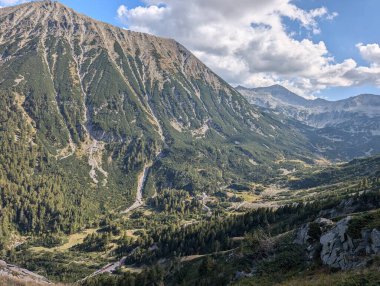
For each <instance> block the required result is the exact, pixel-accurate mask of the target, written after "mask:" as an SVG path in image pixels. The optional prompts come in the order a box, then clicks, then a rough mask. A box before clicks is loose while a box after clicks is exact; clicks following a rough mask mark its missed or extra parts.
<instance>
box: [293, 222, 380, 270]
mask: <svg viewBox="0 0 380 286" xmlns="http://www.w3.org/2000/svg"><path fill="white" fill-rule="evenodd" d="M351 220H352V218H351V217H350V216H348V217H346V218H344V219H342V220H340V221H338V222H337V223H334V222H333V221H331V220H328V219H324V218H319V219H317V220H315V221H314V222H312V223H308V224H305V225H303V226H302V227H301V228H300V229H299V230H298V232H297V233H296V237H295V240H294V243H297V244H303V245H306V246H307V251H308V256H309V259H315V258H317V257H318V256H319V257H320V259H321V261H322V263H323V264H324V265H327V266H329V267H331V268H335V269H341V270H348V269H353V268H358V267H362V266H365V265H366V264H367V263H368V262H369V261H370V260H371V259H372V258H373V256H374V255H377V254H379V253H380V231H379V230H377V229H370V230H367V229H364V230H362V231H361V237H360V238H358V239H353V238H352V237H351V236H350V235H349V234H348V228H349V223H350V221H351ZM318 236H319V237H318Z"/></svg>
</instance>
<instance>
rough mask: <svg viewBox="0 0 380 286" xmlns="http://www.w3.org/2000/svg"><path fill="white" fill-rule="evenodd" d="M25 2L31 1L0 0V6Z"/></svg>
mask: <svg viewBox="0 0 380 286" xmlns="http://www.w3.org/2000/svg"><path fill="white" fill-rule="evenodd" d="M26 2H31V0H29V1H28V0H0V8H2V7H4V6H11V5H17V4H22V3H26Z"/></svg>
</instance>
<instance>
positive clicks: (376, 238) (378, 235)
mask: <svg viewBox="0 0 380 286" xmlns="http://www.w3.org/2000/svg"><path fill="white" fill-rule="evenodd" d="M371 244H372V251H373V252H374V254H379V253H380V231H378V230H377V229H373V230H372V232H371Z"/></svg>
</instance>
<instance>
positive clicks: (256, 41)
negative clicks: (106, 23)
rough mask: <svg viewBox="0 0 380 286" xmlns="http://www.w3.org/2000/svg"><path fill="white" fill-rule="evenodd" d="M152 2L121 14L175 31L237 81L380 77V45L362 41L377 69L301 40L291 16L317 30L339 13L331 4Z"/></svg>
mask: <svg viewBox="0 0 380 286" xmlns="http://www.w3.org/2000/svg"><path fill="white" fill-rule="evenodd" d="M145 4H146V5H145V6H139V7H136V8H131V9H129V8H128V7H126V6H124V5H121V6H120V7H119V9H118V11H117V16H118V18H119V20H120V21H121V22H122V23H123V24H124V25H126V26H127V27H128V28H129V29H131V30H136V31H142V32H148V33H152V34H155V35H160V36H164V37H171V38H174V39H176V40H178V41H179V42H181V43H182V44H184V45H185V46H186V47H188V48H189V49H190V50H191V51H192V52H193V53H194V54H195V55H196V56H197V57H199V58H200V59H201V60H202V61H204V62H205V63H206V64H207V65H208V66H210V67H211V68H212V69H213V70H214V71H215V72H217V73H218V74H220V75H221V76H222V77H224V78H225V79H226V80H227V81H228V82H230V83H231V84H242V85H246V86H262V85H270V84H273V83H280V84H283V85H285V86H287V87H289V88H291V89H292V90H294V91H297V92H299V93H301V94H302V95H305V96H306V95H312V94H314V93H317V92H318V91H320V90H322V89H325V88H327V87H331V86H352V85H356V84H363V83H368V82H371V83H376V84H377V83H378V80H377V79H375V78H376V76H377V75H378V71H377V69H378V68H377V63H379V64H380V47H379V46H378V45H363V44H359V45H358V46H357V47H358V49H359V51H360V53H361V55H362V56H363V58H365V59H366V60H368V61H369V62H370V66H369V67H358V66H357V63H356V62H355V61H354V60H352V59H347V60H345V61H343V62H341V63H337V62H336V61H335V60H334V58H333V57H332V56H331V54H330V53H329V51H328V49H327V47H326V45H325V43H324V42H322V41H321V42H313V41H312V40H310V39H308V38H305V39H302V40H297V39H295V38H294V37H293V36H292V34H291V33H289V32H288V31H287V27H286V26H285V24H284V19H285V18H286V19H290V20H292V21H295V22H297V23H298V24H299V25H300V26H301V27H303V29H306V30H307V31H309V33H312V34H318V33H320V32H321V31H320V29H319V27H318V21H319V20H320V19H326V20H332V19H333V18H334V17H336V16H337V14H336V13H334V12H333V13H331V12H329V11H328V10H327V9H326V8H325V7H321V8H318V9H314V10H309V11H306V10H303V9H300V8H299V7H297V6H296V5H295V4H293V3H292V1H291V0H266V1H262V0H236V1H230V0H208V1H204V0H192V1H184V0H145Z"/></svg>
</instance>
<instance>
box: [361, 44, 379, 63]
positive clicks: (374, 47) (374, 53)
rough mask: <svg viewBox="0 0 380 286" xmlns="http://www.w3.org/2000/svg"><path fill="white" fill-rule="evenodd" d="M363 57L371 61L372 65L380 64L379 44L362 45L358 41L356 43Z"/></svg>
mask: <svg viewBox="0 0 380 286" xmlns="http://www.w3.org/2000/svg"><path fill="white" fill-rule="evenodd" d="M356 47H357V48H358V49H359V52H360V54H361V56H362V57H363V59H365V60H366V61H368V62H369V63H371V64H372V65H373V66H379V65H380V46H379V45H378V44H368V45H364V44H363V43H359V44H357V45H356Z"/></svg>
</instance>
